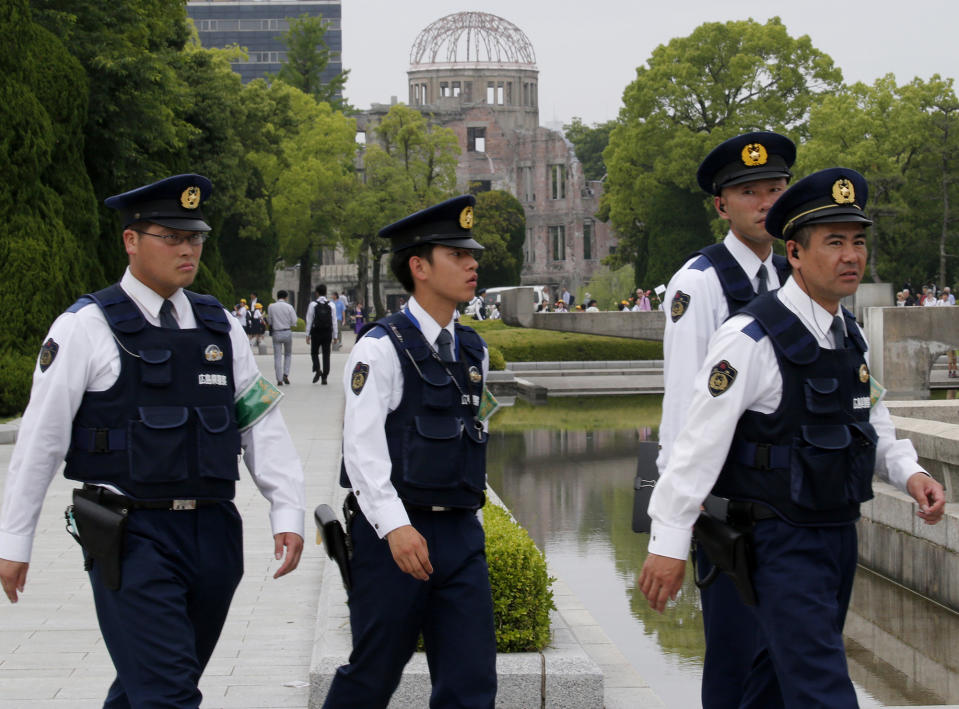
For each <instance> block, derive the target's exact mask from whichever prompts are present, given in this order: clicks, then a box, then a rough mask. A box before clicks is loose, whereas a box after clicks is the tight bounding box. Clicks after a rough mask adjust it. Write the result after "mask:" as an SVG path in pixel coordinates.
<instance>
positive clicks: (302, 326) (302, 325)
mask: <svg viewBox="0 0 959 709" xmlns="http://www.w3.org/2000/svg"><path fill="white" fill-rule="evenodd" d="M293 332H306V320H304V319H303V318H297V319H296V325H294V326H293Z"/></svg>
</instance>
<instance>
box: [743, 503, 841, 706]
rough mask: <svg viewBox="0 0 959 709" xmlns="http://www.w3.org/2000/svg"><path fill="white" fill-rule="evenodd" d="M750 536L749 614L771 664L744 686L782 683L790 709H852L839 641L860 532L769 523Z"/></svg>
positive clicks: (776, 521) (761, 524) (756, 669)
mask: <svg viewBox="0 0 959 709" xmlns="http://www.w3.org/2000/svg"><path fill="white" fill-rule="evenodd" d="M753 537H754V546H755V551H756V570H755V572H754V574H753V584H754V585H755V588H756V596H757V598H758V601H759V602H758V605H757V606H756V607H755V608H753V609H751V610H752V611H753V614H754V616H755V619H756V621H757V622H758V624H759V627H760V629H761V631H762V638H763V641H764V643H765V646H766V649H767V652H768V661H767V662H764V663H760V664H758V665H754V667H753V668H752V670H751V671H750V677H749V678H748V679H747V685H749V686H769V685H770V684H771V683H772V682H774V681H775V682H778V684H779V688H780V690H781V692H782V699H783V706H785V707H787V709H855V707H858V706H859V705H858V703H857V700H856V692H855V689H854V688H853V685H852V681H851V680H850V679H849V669H848V667H847V665H846V649H845V645H844V644H843V639H842V629H843V625H844V624H845V621H846V611H847V609H848V608H849V599H850V596H851V595H852V584H853V579H854V577H855V575H856V561H857V558H858V549H857V546H856V527H855V525H853V524H844V525H840V526H836V527H795V526H793V525H790V524H787V523H786V522H783V521H782V520H779V519H771V520H763V521H761V522H757V523H756V527H755V530H754V534H753ZM773 674H774V675H775V677H772V676H771V675H773ZM743 706H744V707H745V706H752V707H756V709H759V707H761V706H765V705H762V704H758V703H757V704H752V705H747V704H744V705H743Z"/></svg>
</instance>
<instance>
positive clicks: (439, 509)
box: [403, 502, 464, 512]
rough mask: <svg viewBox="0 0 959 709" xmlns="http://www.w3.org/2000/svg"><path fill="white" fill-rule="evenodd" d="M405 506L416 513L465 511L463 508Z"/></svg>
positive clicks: (408, 504)
mask: <svg viewBox="0 0 959 709" xmlns="http://www.w3.org/2000/svg"><path fill="white" fill-rule="evenodd" d="M403 506H404V507H405V508H406V509H408V510H412V511H414V512H452V511H453V510H461V509H464V508H462V507H443V506H442V505H411V504H410V503H408V502H404V503H403Z"/></svg>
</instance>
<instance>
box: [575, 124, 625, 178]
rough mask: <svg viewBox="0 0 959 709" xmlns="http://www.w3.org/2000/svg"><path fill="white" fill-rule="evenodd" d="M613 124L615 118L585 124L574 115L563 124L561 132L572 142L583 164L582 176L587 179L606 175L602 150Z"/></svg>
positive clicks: (604, 148)
mask: <svg viewBox="0 0 959 709" xmlns="http://www.w3.org/2000/svg"><path fill="white" fill-rule="evenodd" d="M615 126H616V121H615V120H613V121H606V122H605V123H594V124H593V125H592V126H587V125H585V124H584V123H583V121H582V119H581V118H578V117H576V116H574V117H573V121H572V122H571V123H569V124H568V125H565V126H563V133H565V134H566V138H567V139H568V140H569V142H571V143H572V144H573V148H574V149H575V151H576V157H577V159H578V160H579V161H580V162H581V163H582V165H583V176H584V177H585V178H586V179H587V180H602V179H603V177H604V176H605V175H606V163H604V162H603V151H604V150H606V146H607V145H609V134H610V133H611V132H612V130H613V128H614V127H615Z"/></svg>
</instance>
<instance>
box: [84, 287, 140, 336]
mask: <svg viewBox="0 0 959 709" xmlns="http://www.w3.org/2000/svg"><path fill="white" fill-rule="evenodd" d="M84 298H86V299H89V300H92V301H93V302H94V303H96V304H97V305H98V306H99V307H100V310H102V311H103V317H105V318H106V320H107V324H108V325H109V326H110V328H111V329H113V330H116V331H117V332H124V333H128V334H129V333H134V332H139V331H140V330H142V329H143V328H144V327H145V326H146V324H147V321H146V318H145V317H143V313H141V312H140V309H139V308H138V307H137V306H136V303H134V302H133V301H132V300H131V299H130V297H129V296H128V295H127V294H126V293H124V292H123V289H122V288H120V284H119V283H114V284H113V285H112V286H107V287H106V288H104V289H102V290H98V291H97V292H96V293H87V294H86V295H84V296H83V297H82V298H81V299H80V300H83V299H84ZM77 302H78V303H79V302H80V301H77Z"/></svg>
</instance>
